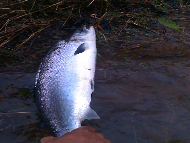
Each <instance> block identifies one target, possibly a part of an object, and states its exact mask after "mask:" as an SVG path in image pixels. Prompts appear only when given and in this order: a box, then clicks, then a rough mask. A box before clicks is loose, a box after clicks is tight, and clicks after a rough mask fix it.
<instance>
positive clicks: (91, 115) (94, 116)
mask: <svg viewBox="0 0 190 143" xmlns="http://www.w3.org/2000/svg"><path fill="white" fill-rule="evenodd" d="M84 119H88V120H91V119H100V117H99V116H98V114H97V113H96V112H95V111H94V110H93V109H91V108H89V110H88V112H87V113H86V115H85V117H84Z"/></svg>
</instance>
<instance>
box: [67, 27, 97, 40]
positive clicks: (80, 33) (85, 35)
mask: <svg viewBox="0 0 190 143" xmlns="http://www.w3.org/2000/svg"><path fill="white" fill-rule="evenodd" d="M70 40H71V41H78V40H79V41H81V42H83V41H94V40H96V35H95V30H94V27H93V26H89V27H88V28H87V27H86V25H84V26H82V27H81V28H78V29H77V30H76V32H75V33H74V34H73V36H72V37H71V39H70Z"/></svg>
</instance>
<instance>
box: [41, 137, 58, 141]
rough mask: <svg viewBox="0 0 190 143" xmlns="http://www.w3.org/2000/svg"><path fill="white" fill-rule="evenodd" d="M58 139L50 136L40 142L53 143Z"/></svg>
mask: <svg viewBox="0 0 190 143" xmlns="http://www.w3.org/2000/svg"><path fill="white" fill-rule="evenodd" d="M55 138H56V137H53V136H48V137H44V138H42V139H41V140H40V142H41V143H52V142H53V141H54V140H55Z"/></svg>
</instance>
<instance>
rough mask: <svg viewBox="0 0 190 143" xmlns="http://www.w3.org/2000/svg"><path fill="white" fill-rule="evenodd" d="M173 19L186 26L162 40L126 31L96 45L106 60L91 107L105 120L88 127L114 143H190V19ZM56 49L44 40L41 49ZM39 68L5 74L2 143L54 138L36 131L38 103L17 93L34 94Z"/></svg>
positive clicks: (1, 86)
mask: <svg viewBox="0 0 190 143" xmlns="http://www.w3.org/2000/svg"><path fill="white" fill-rule="evenodd" d="M170 18H173V19H180V20H181V21H179V22H177V24H178V25H179V26H180V27H181V28H182V29H183V30H181V32H177V31H174V30H172V29H169V28H166V33H165V35H162V36H159V35H157V34H153V33H147V32H145V31H139V30H136V31H135V30H134V29H123V31H122V32H121V33H119V34H117V35H114V34H113V33H108V32H104V34H105V36H106V37H107V41H108V43H105V42H104V41H103V40H102V43H99V42H98V44H97V47H98V53H99V54H100V55H101V57H98V58H97V69H96V78H95V92H94V94H93V95H92V102H91V106H92V108H93V109H94V110H95V111H96V112H97V113H98V115H99V116H100V117H101V119H100V120H91V121H87V120H85V121H84V122H83V124H84V125H89V126H93V127H95V128H96V130H97V131H98V132H100V133H102V134H103V135H104V136H105V137H106V138H108V139H109V140H110V141H111V142H112V143H189V142H190V94H189V93H190V88H189V86H190V75H189V71H190V56H189V55H190V51H189V50H190V43H189V39H190V36H189V35H190V31H189V25H190V18H189V15H187V14H185V13H182V14H176V15H174V14H173V15H171V17H170ZM164 28H165V27H164V26H161V25H157V24H155V25H153V26H152V27H150V29H152V30H159V31H162V30H163V29H164ZM51 32H52V33H53V32H54V33H56V32H55V31H51ZM45 34H46V35H48V34H49V33H48V32H47V33H44V35H45ZM110 35H112V36H110ZM55 39H56V38H55ZM55 39H54V40H55ZM51 44H52V41H48V42H47V41H46V42H45V43H44V42H43V40H41V41H40V42H39V43H37V44H36V45H38V46H42V47H43V46H44V47H47V45H51ZM46 51H47V50H46ZM41 58H42V57H41ZM34 65H35V66H34ZM38 65H39V62H38V64H33V65H31V66H29V67H24V68H23V69H22V70H20V71H19V70H18V67H12V68H10V69H9V68H6V69H2V72H1V73H0V79H1V82H0V94H1V98H0V107H1V108H0V142H1V143H8V142H11V143H18V142H19V143H21V142H23V143H24V142H30V143H33V142H34V143H36V142H38V141H39V140H40V139H41V138H42V137H44V136H47V135H50V133H49V132H48V130H47V128H44V129H42V130H40V129H38V128H37V123H38V122H39V118H38V115H37V109H36V106H35V104H34V102H33V99H32V98H31V97H28V98H24V97H23V96H20V95H19V94H21V93H18V89H17V88H28V89H33V87H34V80H35V75H36V72H34V71H36V70H37V68H38ZM15 87H17V88H15Z"/></svg>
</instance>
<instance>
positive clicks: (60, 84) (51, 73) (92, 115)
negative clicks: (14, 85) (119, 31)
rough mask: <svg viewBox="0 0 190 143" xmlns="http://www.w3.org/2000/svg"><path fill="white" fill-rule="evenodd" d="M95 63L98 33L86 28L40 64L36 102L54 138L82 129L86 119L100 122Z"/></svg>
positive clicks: (53, 48) (53, 49)
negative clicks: (95, 107)
mask: <svg viewBox="0 0 190 143" xmlns="http://www.w3.org/2000/svg"><path fill="white" fill-rule="evenodd" d="M95 62H96V36H95V30H94V28H93V27H92V26H91V27H90V28H89V29H87V28H86V27H85V26H84V27H83V28H82V29H79V30H77V31H76V32H75V33H74V35H73V36H72V37H71V38H70V40H69V41H68V42H65V41H60V42H58V43H57V44H56V45H55V46H54V47H52V49H51V50H50V52H49V53H48V54H47V55H46V57H45V58H44V59H43V61H42V63H41V64H40V67H39V70H38V73H37V76H36V82H35V101H36V105H37V107H38V109H39V111H40V113H41V116H42V118H43V120H44V122H45V123H46V125H47V126H48V128H49V129H50V131H51V132H52V134H53V135H54V136H58V137H59V136H61V135H63V134H65V133H67V132H70V131H72V130H74V129H76V128H78V127H80V126H81V122H82V121H83V120H84V119H99V116H98V115H97V114H96V112H95V111H94V110H92V109H91V108H90V102H91V94H92V92H93V90H94V74H95Z"/></svg>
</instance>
